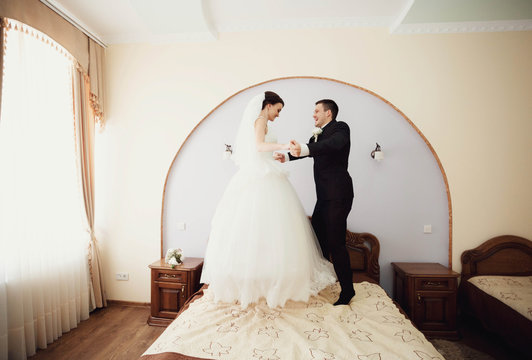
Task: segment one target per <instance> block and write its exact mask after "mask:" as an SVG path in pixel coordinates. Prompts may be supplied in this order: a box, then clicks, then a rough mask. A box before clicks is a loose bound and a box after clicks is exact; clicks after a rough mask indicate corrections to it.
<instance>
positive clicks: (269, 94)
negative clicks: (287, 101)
mask: <svg viewBox="0 0 532 360" xmlns="http://www.w3.org/2000/svg"><path fill="white" fill-rule="evenodd" d="M279 103H281V104H283V106H284V101H283V99H281V97H280V96H279V95H277V94H276V93H274V92H273V91H265V92H264V101H263V102H262V108H263V109H264V108H265V107H266V105H268V104H272V105H275V104H279Z"/></svg>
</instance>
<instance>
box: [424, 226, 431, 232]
mask: <svg viewBox="0 0 532 360" xmlns="http://www.w3.org/2000/svg"><path fill="white" fill-rule="evenodd" d="M423 232H424V233H425V234H432V225H424V226H423Z"/></svg>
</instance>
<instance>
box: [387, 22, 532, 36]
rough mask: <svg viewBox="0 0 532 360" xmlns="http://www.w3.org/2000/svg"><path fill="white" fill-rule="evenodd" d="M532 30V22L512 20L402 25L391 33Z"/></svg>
mask: <svg viewBox="0 0 532 360" xmlns="http://www.w3.org/2000/svg"><path fill="white" fill-rule="evenodd" d="M530 30H532V20H511V21H467V22H452V23H422V24H401V25H399V26H397V27H396V28H395V30H392V29H391V32H392V33H393V34H446V33H470V32H502V31H530Z"/></svg>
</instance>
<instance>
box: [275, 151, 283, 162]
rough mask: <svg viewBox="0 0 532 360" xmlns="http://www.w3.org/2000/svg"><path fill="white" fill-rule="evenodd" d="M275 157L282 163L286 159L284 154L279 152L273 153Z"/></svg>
mask: <svg viewBox="0 0 532 360" xmlns="http://www.w3.org/2000/svg"><path fill="white" fill-rule="evenodd" d="M273 159H274V160H276V161H279V162H280V163H284V162H285V161H286V159H285V157H284V154H281V153H278V152H276V153H273Z"/></svg>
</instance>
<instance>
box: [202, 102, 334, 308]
mask: <svg viewBox="0 0 532 360" xmlns="http://www.w3.org/2000/svg"><path fill="white" fill-rule="evenodd" d="M263 99H264V95H262V98H261V96H260V95H259V96H256V97H255V98H254V99H253V100H251V102H250V104H248V107H247V108H246V112H245V113H244V117H243V120H242V124H241V127H240V129H239V133H238V136H237V140H236V143H235V154H234V158H235V159H234V160H235V162H236V163H237V164H238V165H239V169H238V171H237V172H236V174H235V175H234V176H233V177H232V178H231V180H230V182H229V184H228V186H227V188H226V190H225V192H224V194H223V196H222V198H221V200H220V202H219V204H218V207H217V209H216V212H215V214H214V217H213V220H212V227H211V232H210V236H209V242H208V244H207V250H206V253H205V260H204V266H203V271H202V274H201V282H202V283H205V284H209V292H211V293H212V294H213V296H214V300H215V301H222V302H235V301H238V302H239V303H240V305H241V306H242V307H243V308H245V307H247V306H248V305H249V304H251V303H255V302H257V301H259V299H261V298H265V300H266V302H267V304H268V306H269V307H271V308H274V307H277V306H281V307H282V306H284V304H285V302H286V301H287V300H294V301H304V302H306V301H308V299H309V297H310V296H311V295H315V294H317V293H318V292H319V291H320V290H322V289H323V288H325V287H326V286H328V285H330V284H334V283H335V282H336V275H335V272H334V268H333V266H332V264H331V263H330V262H329V261H327V260H325V259H324V258H323V256H322V254H321V250H320V248H319V245H318V241H317V239H316V235H315V234H314V231H313V229H312V226H311V224H310V221H309V219H308V218H307V216H306V215H305V212H304V210H303V207H302V205H301V202H300V201H299V198H298V197H297V194H296V192H295V190H294V188H293V187H292V185H291V184H290V182H289V181H288V179H287V177H286V172H285V171H283V169H282V168H281V166H282V165H280V164H279V163H278V162H276V161H274V160H273V157H272V155H273V154H272V153H271V152H257V150H256V148H255V145H254V142H255V138H254V132H253V128H252V126H253V124H254V120H255V119H256V118H257V117H258V114H259V112H260V107H261V105H262V100H263ZM259 103H260V105H259ZM250 127H251V130H250ZM265 141H266V142H276V139H275V137H274V136H273V135H272V134H271V133H270V131H268V133H267V134H266V137H265ZM244 152H250V153H244Z"/></svg>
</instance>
